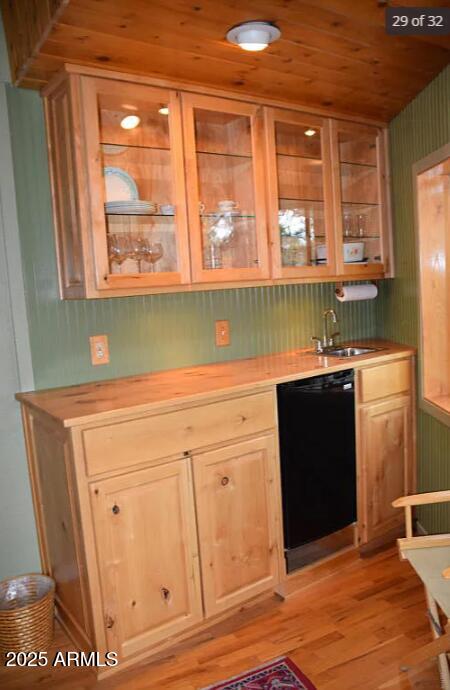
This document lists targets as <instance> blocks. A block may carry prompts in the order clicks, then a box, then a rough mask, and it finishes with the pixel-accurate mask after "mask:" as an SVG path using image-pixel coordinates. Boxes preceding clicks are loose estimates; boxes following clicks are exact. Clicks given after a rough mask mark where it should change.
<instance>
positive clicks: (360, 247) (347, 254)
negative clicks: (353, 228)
mask: <svg viewBox="0 0 450 690" xmlns="http://www.w3.org/2000/svg"><path fill="white" fill-rule="evenodd" d="M342 254H343V258H344V263H345V264H351V263H355V262H356V261H362V260H363V259H364V242H344V243H343V245H342ZM326 258H327V245H326V244H318V245H317V247H316V259H317V260H318V261H324V260H326Z"/></svg>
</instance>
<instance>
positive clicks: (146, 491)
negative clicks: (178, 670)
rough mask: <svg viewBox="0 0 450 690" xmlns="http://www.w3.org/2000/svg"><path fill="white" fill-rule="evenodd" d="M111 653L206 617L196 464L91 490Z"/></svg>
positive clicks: (126, 651)
mask: <svg viewBox="0 0 450 690" xmlns="http://www.w3.org/2000/svg"><path fill="white" fill-rule="evenodd" d="M91 501H92V505H93V512H94V521H95V534H96V542H97V550H98V557H99V567H100V578H101V589H102V596H103V611H104V617H105V628H106V636H107V642H108V649H109V650H111V651H118V652H119V654H120V655H121V656H122V657H127V656H130V655H132V654H135V653H137V652H139V651H140V650H143V649H145V648H147V647H149V646H151V645H154V644H156V643H158V642H160V641H162V640H165V639H166V638H167V637H168V636H169V635H172V634H175V633H178V632H180V631H181V630H183V629H184V628H187V627H189V626H191V625H193V624H194V623H195V622H197V621H199V620H200V619H201V618H202V603H201V590H200V573H199V562H198V561H199V559H198V548H197V536H196V529H195V509H194V500H193V492H192V481H191V477H190V466H189V460H185V459H183V460H175V461H174V462H171V463H168V464H165V465H159V466H157V467H152V468H150V469H146V470H141V471H137V472H132V473H129V474H125V475H123V476H120V477H114V478H112V479H106V480H103V481H99V482H96V483H95V484H94V485H93V486H92V488H91Z"/></svg>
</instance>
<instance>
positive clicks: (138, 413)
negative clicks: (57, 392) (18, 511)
mask: <svg viewBox="0 0 450 690" xmlns="http://www.w3.org/2000/svg"><path fill="white" fill-rule="evenodd" d="M346 364H347V363H346ZM355 369H357V367H356V366H355ZM288 371H289V372H291V364H289V370H288ZM312 373H314V372H312ZM289 375H291V373H289ZM177 376H178V373H177ZM356 382H357V385H356V400H357V409H356V420H357V466H358V483H357V487H358V489H357V491H358V530H359V539H360V544H361V545H362V546H364V547H366V546H367V548H368V549H369V550H370V548H372V543H374V544H375V543H378V542H379V541H380V540H385V541H387V540H389V539H391V540H392V537H393V536H394V535H393V533H394V532H395V530H396V529H398V530H399V531H400V529H401V527H402V524H403V519H402V516H401V515H400V514H398V513H397V511H394V509H393V508H392V506H391V503H392V501H393V500H395V499H396V498H398V497H399V496H400V495H404V494H406V493H409V492H411V491H414V490H415V486H414V483H415V469H414V459H415V453H414V447H415V436H414V421H415V420H414V406H413V403H414V364H413V359H412V358H411V356H408V355H405V356H404V357H401V358H396V359H395V360H393V361H386V360H384V363H382V364H375V363H373V360H370V361H369V363H368V364H367V366H364V367H360V368H359V369H358V371H357V376H356ZM94 385H95V388H94V389H93V390H92V393H94V392H95V396H98V389H97V388H98V384H94ZM109 394H110V393H109ZM33 395H35V394H25V395H24V396H23V397H22V398H21V401H22V410H23V419H24V428H25V435H26V443H27V452H28V460H29V466H30V474H31V479H32V490H33V499H34V506H35V512H36V520H37V524H38V532H39V540H40V549H41V557H42V569H43V571H44V572H45V573H47V574H49V575H51V576H52V577H54V578H55V580H56V601H57V612H58V617H59V620H60V621H61V624H62V625H63V627H64V628H65V629H66V630H67V632H68V633H69V634H70V637H71V638H72V640H73V641H74V644H76V645H78V646H79V647H80V648H81V649H84V650H85V651H91V650H97V651H99V653H100V655H102V654H103V653H104V652H105V651H106V650H108V651H116V652H118V656H119V661H120V663H119V666H118V667H117V668H118V669H123V668H125V667H127V666H131V665H132V664H134V663H136V662H137V661H138V660H139V659H143V658H144V657H147V656H150V655H151V654H153V653H157V652H160V651H162V649H164V648H165V647H168V646H169V645H170V644H174V643H175V642H177V641H180V640H181V639H183V638H184V637H188V636H189V635H191V634H194V633H195V632H200V631H201V630H203V629H204V628H206V627H207V626H209V625H211V624H212V623H213V622H214V620H217V619H219V618H221V617H222V616H224V615H225V614H226V613H227V612H232V611H235V610H238V609H239V607H241V606H242V605H243V604H244V603H246V602H248V601H250V600H251V599H252V598H254V597H257V596H258V595H260V594H262V593H263V592H265V591H267V592H270V591H271V590H272V591H273V590H276V591H280V587H281V590H282V589H283V588H284V587H285V586H286V587H288V584H289V583H288V579H287V578H286V574H285V570H284V564H283V558H282V555H283V553H282V549H283V538H282V529H281V523H282V510H281V495H280V494H281V481H280V462H279V456H278V431H277V420H276V387H275V385H274V384H273V383H272V382H271V384H270V385H268V386H267V387H258V388H257V389H256V390H251V389H250V390H249V389H244V392H242V393H241V394H240V395H236V396H230V395H225V396H224V397H223V396H222V395H221V394H216V395H214V396H211V398H205V399H203V398H202V400H201V401H196V402H197V404H194V403H191V404H188V403H184V404H177V403H175V404H174V405H173V406H162V407H161V408H160V407H158V406H153V407H151V408H150V409H146V410H145V411H142V410H141V409H140V408H139V407H136V408H131V409H129V410H128V412H127V413H126V414H125V413H124V411H123V410H119V409H118V410H117V413H116V415H111V416H107V417H102V418H100V419H99V418H90V417H89V415H87V416H84V417H82V418H81V417H80V421H79V423H78V424H76V423H74V424H73V426H69V427H66V426H65V425H64V424H63V423H61V421H58V420H57V419H56V418H54V417H52V415H51V414H50V413H49V412H48V411H47V410H46V409H45V401H46V400H47V399H48V398H47V396H48V395H49V392H48V391H45V392H44V393H43V394H42V396H43V397H42V400H43V405H42V409H39V408H38V406H37V405H36V402H35V397H33ZM39 395H40V394H39ZM68 395H69V396H70V404H71V405H72V404H73V403H72V397H73V396H74V395H75V394H74V390H73V389H69V392H68ZM80 395H86V391H85V390H83V389H81V390H80ZM28 400H30V402H28ZM68 419H69V420H70V419H72V417H69V418H68ZM76 420H77V418H75V421H76ZM299 424H301V420H299ZM325 432H326V431H324V433H325ZM299 452H301V449H300V448H299ZM111 672H112V669H103V670H102V669H99V671H98V673H99V675H107V674H109V673H111Z"/></svg>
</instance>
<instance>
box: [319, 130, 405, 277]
mask: <svg viewBox="0 0 450 690" xmlns="http://www.w3.org/2000/svg"><path fill="white" fill-rule="evenodd" d="M374 129H376V130H377V132H378V133H377V137H376V145H377V167H376V171H377V192H378V223H379V232H380V247H381V255H382V261H381V262H379V263H369V262H367V263H363V264H351V263H344V257H343V249H342V247H343V241H344V233H343V223H342V204H343V201H342V185H341V172H340V156H339V142H338V133H339V132H340V131H344V132H349V133H353V132H361V133H362V134H364V133H373V130H374ZM387 141H388V140H387V136H386V135H385V130H384V129H383V128H382V127H376V126H372V125H362V124H357V123H353V122H343V121H341V120H337V119H333V118H332V119H330V150H331V171H332V179H333V201H334V226H335V247H336V273H337V274H338V275H339V276H340V277H342V278H343V279H344V280H352V279H353V280H365V279H368V280H370V279H371V278H373V277H375V276H379V275H380V273H381V274H382V275H383V276H389V277H393V275H394V273H393V267H392V261H391V258H390V256H389V254H390V246H389V245H390V242H389V233H390V231H391V223H390V219H389V220H388V216H389V210H388V208H387V204H388V202H389V200H390V194H389V192H388V189H387V187H388V181H389V177H388V174H387V169H386V163H387V151H386V147H387ZM391 234H392V233H391Z"/></svg>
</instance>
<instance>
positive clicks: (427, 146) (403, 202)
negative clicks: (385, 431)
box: [377, 67, 450, 532]
mask: <svg viewBox="0 0 450 690" xmlns="http://www.w3.org/2000/svg"><path fill="white" fill-rule="evenodd" d="M449 140H450V67H447V68H446V69H445V70H444V71H443V72H441V74H440V75H438V77H436V79H434V81H433V82H431V84H429V85H428V86H427V87H426V88H425V89H424V90H423V91H422V92H421V93H420V94H419V95H418V96H417V97H416V98H415V99H414V101H412V102H411V103H410V104H409V105H408V106H407V107H406V108H405V109H404V110H403V111H402V112H401V113H400V114H399V115H398V116H397V117H396V118H395V119H394V120H393V121H392V122H391V124H390V141H391V168H392V185H393V188H392V192H393V195H392V196H393V206H394V242H395V265H396V278H395V280H393V281H384V282H383V284H382V288H381V293H380V299H379V300H377V318H378V332H379V334H380V335H383V336H384V337H386V338H390V339H392V340H397V341H398V342H401V343H407V344H409V345H414V346H416V347H417V346H418V344H419V313H418V306H419V305H418V276H417V264H416V252H415V247H416V237H415V227H414V194H413V181H412V170H411V166H412V165H413V163H415V162H416V161H418V160H420V159H421V158H424V157H425V156H427V155H428V154H430V153H432V152H433V151H435V150H437V149H439V148H440V147H441V146H443V145H444V144H446V143H448V142H449ZM418 470H419V472H418V474H419V477H418V480H419V491H435V490H437V489H448V488H450V428H449V427H447V426H445V425H444V424H442V423H440V422H439V421H438V420H437V419H435V418H434V417H431V416H430V415H428V414H426V413H424V412H422V411H419V415H418ZM419 519H420V521H421V522H422V524H423V526H424V527H425V529H427V530H428V531H429V532H438V531H442V530H444V531H449V530H450V508H449V506H448V505H446V506H442V507H432V506H430V507H429V508H427V509H426V510H425V509H424V510H422V511H421V513H420V515H419Z"/></svg>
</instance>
